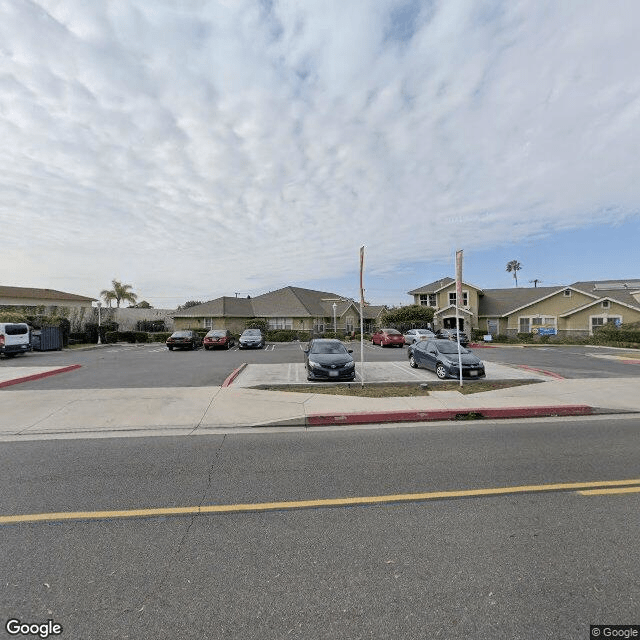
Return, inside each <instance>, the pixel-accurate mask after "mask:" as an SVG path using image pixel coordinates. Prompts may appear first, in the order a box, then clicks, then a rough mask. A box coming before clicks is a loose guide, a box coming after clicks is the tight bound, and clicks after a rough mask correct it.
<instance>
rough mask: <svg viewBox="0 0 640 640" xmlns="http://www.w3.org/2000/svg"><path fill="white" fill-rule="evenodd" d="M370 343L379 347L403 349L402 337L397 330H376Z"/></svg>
mask: <svg viewBox="0 0 640 640" xmlns="http://www.w3.org/2000/svg"><path fill="white" fill-rule="evenodd" d="M371 342H372V343H373V344H379V345H380V346H381V347H388V346H389V345H394V346H397V347H400V348H402V347H404V336H403V335H402V334H401V333H400V332H399V331H398V330H397V329H378V331H376V332H375V333H374V334H373V335H372V336H371Z"/></svg>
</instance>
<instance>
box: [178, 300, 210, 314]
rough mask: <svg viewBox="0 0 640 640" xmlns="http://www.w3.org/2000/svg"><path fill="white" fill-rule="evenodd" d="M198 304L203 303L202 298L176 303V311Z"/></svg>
mask: <svg viewBox="0 0 640 640" xmlns="http://www.w3.org/2000/svg"><path fill="white" fill-rule="evenodd" d="M199 304H204V302H202V300H187V301H186V302H185V303H184V304H180V305H178V311H183V310H184V309H190V308H191V307H197V306H198V305H199Z"/></svg>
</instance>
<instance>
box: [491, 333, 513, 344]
mask: <svg viewBox="0 0 640 640" xmlns="http://www.w3.org/2000/svg"><path fill="white" fill-rule="evenodd" d="M491 342H497V343H499V344H506V343H507V342H512V340H510V338H509V336H505V335H503V334H499V335H497V336H493V340H492V341H491Z"/></svg>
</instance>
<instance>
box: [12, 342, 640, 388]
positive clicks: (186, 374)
mask: <svg viewBox="0 0 640 640" xmlns="http://www.w3.org/2000/svg"><path fill="white" fill-rule="evenodd" d="M304 346H305V343H298V342H288V343H268V344H267V346H266V348H265V349H256V350H239V349H238V347H234V348H232V349H230V350H229V351H226V350H212V351H205V350H204V349H198V350H196V351H178V350H174V351H169V350H168V349H167V348H166V346H165V345H163V344H135V345H128V344H116V345H104V346H102V347H100V348H91V349H88V350H83V351H77V350H71V349H65V350H64V351H45V352H37V351H36V352H32V353H28V354H26V355H24V356H20V357H17V358H13V359H6V358H0V367H2V368H5V367H7V368H14V367H15V368H20V367H34V366H69V365H80V368H78V369H76V370H75V371H70V372H68V373H64V374H60V375H56V376H52V377H50V378H45V379H41V380H34V381H31V382H25V383H22V384H20V387H19V388H20V389H52V390H53V389H113V388H153V387H156V388H158V387H167V388H169V387H204V386H219V385H221V384H222V383H223V382H224V380H225V379H226V378H227V376H229V374H230V373H232V372H233V371H234V370H236V369H237V368H238V367H240V366H241V365H243V364H244V363H246V365H247V366H246V367H245V368H244V370H243V371H242V373H241V374H240V375H239V376H238V377H237V379H236V380H235V381H234V384H236V385H239V386H244V387H250V386H259V385H265V384H306V383H307V379H306V372H305V370H304V354H303V349H304ZM347 346H348V348H350V349H352V350H353V357H354V360H355V361H356V373H357V378H356V380H357V381H361V380H362V373H363V372H362V368H361V364H360V343H347ZM472 350H473V349H472ZM474 353H476V355H478V356H479V357H480V358H481V359H482V360H483V361H484V363H485V368H486V372H487V377H486V378H485V379H486V380H496V379H513V378H523V377H524V378H537V377H542V378H543V379H547V380H549V379H553V378H554V377H556V378H557V377H565V378H605V377H629V376H638V375H639V374H640V357H639V356H640V352H637V351H635V352H634V351H629V350H621V349H607V348H597V347H577V346H576V347H573V346H569V347H541V348H520V347H494V348H486V349H477V350H474ZM364 360H365V363H364V380H365V382H372V383H374V382H428V381H430V380H435V379H436V377H435V374H434V373H432V372H430V371H426V370H424V369H412V368H411V367H410V366H409V364H408V361H407V347H404V348H402V349H400V348H381V347H379V346H373V345H371V343H365V344H364ZM317 384H322V383H317ZM336 384H344V383H336ZM12 388H13V389H17V387H12ZM0 392H1V390H0Z"/></svg>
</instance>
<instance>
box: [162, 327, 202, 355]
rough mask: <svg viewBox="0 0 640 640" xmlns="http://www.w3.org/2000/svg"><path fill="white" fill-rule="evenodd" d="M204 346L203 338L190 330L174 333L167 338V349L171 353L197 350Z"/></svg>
mask: <svg viewBox="0 0 640 640" xmlns="http://www.w3.org/2000/svg"><path fill="white" fill-rule="evenodd" d="M200 346H202V338H201V337H200V336H199V335H198V334H197V333H196V332H195V331H191V330H190V329H183V330H181V331H174V332H173V333H172V334H171V335H170V336H169V337H168V338H167V347H168V349H169V351H173V350H174V348H175V349H191V350H193V349H197V348H198V347H200Z"/></svg>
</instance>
